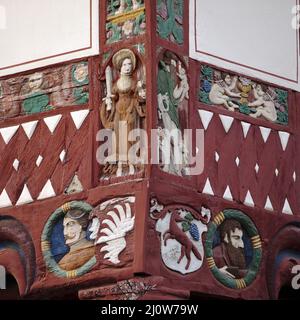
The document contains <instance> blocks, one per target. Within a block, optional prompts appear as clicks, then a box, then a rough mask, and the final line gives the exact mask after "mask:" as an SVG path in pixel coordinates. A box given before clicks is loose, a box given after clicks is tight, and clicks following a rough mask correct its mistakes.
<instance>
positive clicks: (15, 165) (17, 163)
mask: <svg viewBox="0 0 300 320" xmlns="http://www.w3.org/2000/svg"><path fill="white" fill-rule="evenodd" d="M19 164H20V161H19V160H18V159H15V161H14V163H13V167H14V169H15V170H16V171H18V169H19Z"/></svg>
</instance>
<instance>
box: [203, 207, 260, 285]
mask: <svg viewBox="0 0 300 320" xmlns="http://www.w3.org/2000/svg"><path fill="white" fill-rule="evenodd" d="M205 253H206V258H207V262H208V265H209V267H210V269H211V271H212V273H213V275H214V276H215V277H216V278H217V280H219V281H220V282H221V283H222V284H223V285H225V286H226V287H229V288H232V289H244V288H246V287H247V286H249V285H250V284H251V283H252V282H253V281H254V280H255V278H256V276H257V273H258V271H259V268H260V264H261V259H262V242H261V238H260V235H259V233H258V230H257V229H256V227H255V225H254V223H253V222H252V220H251V219H250V218H249V217H248V216H246V215H245V214H244V213H243V212H241V211H238V210H224V211H223V212H221V213H219V214H217V215H216V216H215V218H214V220H213V221H212V222H211V223H210V225H209V227H208V232H207V239H206V244H205Z"/></svg>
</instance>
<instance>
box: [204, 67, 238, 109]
mask: <svg viewBox="0 0 300 320" xmlns="http://www.w3.org/2000/svg"><path fill="white" fill-rule="evenodd" d="M214 78H215V79H214V82H215V83H214V84H213V86H212V88H211V91H210V93H209V99H210V101H211V102H212V103H213V104H218V105H224V106H225V107H226V108H227V109H228V110H230V111H234V110H235V109H238V108H239V106H238V104H236V103H235V102H233V101H232V100H231V99H230V98H240V97H241V94H240V93H235V92H233V89H234V88H236V84H237V80H238V78H237V77H236V76H235V77H233V79H232V78H231V76H230V75H229V74H227V75H226V76H225V78H224V79H222V76H221V73H220V72H219V71H216V72H215V73H214Z"/></svg>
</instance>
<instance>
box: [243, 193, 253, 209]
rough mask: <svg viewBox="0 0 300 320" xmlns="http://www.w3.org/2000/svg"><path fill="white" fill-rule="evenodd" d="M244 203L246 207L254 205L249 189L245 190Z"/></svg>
mask: <svg viewBox="0 0 300 320" xmlns="http://www.w3.org/2000/svg"><path fill="white" fill-rule="evenodd" d="M244 204H245V205H246V206H248V207H254V201H253V198H252V195H251V193H250V191H248V192H247V195H246V198H245V201H244Z"/></svg>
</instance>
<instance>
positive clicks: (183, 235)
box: [150, 199, 211, 275]
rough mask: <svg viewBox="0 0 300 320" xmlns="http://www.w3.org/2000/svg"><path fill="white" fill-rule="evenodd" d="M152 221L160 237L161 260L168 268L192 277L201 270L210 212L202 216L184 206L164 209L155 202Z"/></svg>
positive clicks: (203, 211)
mask: <svg viewBox="0 0 300 320" xmlns="http://www.w3.org/2000/svg"><path fill="white" fill-rule="evenodd" d="M150 217H151V218H152V219H154V220H155V221H157V222H156V225H155V229H156V231H157V232H158V234H159V235H160V245H161V248H160V250H161V258H162V260H163V262H164V264H165V265H166V266H167V268H169V269H171V270H174V271H177V272H180V273H181V274H184V275H186V274H189V273H192V272H195V271H197V270H199V269H200V268H201V267H202V264H203V261H204V246H203V240H202V236H203V234H204V233H206V232H207V224H208V222H209V221H210V218H211V213H210V210H209V209H206V208H202V209H201V212H198V211H196V210H194V209H193V208H191V207H188V206H184V205H179V204H178V205H168V206H164V205H161V204H159V203H158V201H157V200H156V199H152V201H151V208H150Z"/></svg>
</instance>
